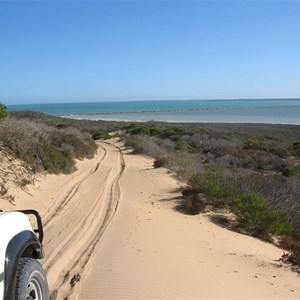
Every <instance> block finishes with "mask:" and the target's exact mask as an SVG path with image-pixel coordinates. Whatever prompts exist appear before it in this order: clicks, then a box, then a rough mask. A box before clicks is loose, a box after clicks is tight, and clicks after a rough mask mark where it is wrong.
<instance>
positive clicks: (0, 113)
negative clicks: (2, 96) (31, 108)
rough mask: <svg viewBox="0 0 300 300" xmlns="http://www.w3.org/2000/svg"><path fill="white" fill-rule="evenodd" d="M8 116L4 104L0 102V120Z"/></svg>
mask: <svg viewBox="0 0 300 300" xmlns="http://www.w3.org/2000/svg"><path fill="white" fill-rule="evenodd" d="M7 116H8V112H7V109H6V106H5V105H4V104H2V103H1V102H0V120H1V119H5V118H6V117H7Z"/></svg>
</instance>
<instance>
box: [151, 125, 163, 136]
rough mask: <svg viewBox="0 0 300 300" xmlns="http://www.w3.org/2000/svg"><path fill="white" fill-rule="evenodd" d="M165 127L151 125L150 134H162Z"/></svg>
mask: <svg viewBox="0 0 300 300" xmlns="http://www.w3.org/2000/svg"><path fill="white" fill-rule="evenodd" d="M163 131H164V130H163V129H162V128H160V127H155V126H154V127H150V129H149V133H150V135H160V134H162V133H163Z"/></svg>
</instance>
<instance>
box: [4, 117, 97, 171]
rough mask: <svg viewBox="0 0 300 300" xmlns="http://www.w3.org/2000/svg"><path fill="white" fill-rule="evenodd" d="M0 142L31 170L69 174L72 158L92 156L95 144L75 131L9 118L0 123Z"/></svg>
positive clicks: (71, 169) (71, 167)
mask: <svg viewBox="0 0 300 300" xmlns="http://www.w3.org/2000/svg"><path fill="white" fill-rule="evenodd" d="M0 142H2V143H3V145H5V146H6V147H7V148H9V149H10V150H11V151H12V154H14V155H15V156H17V157H18V158H20V159H22V160H24V161H25V162H27V163H29V164H30V165H31V166H32V168H33V170H34V171H40V170H42V169H45V170H47V171H48V172H50V173H60V172H62V173H70V172H72V171H73V170H74V169H75V167H74V161H73V158H84V157H89V158H91V157H93V155H94V153H95V151H96V148H97V147H96V145H95V143H94V142H93V140H92V139H91V138H90V137H89V136H88V135H87V134H83V133H82V132H80V131H79V130H78V129H75V128H67V129H57V128H55V127H49V126H47V125H45V124H41V123H35V122H32V121H26V120H16V119H14V118H9V119H6V120H4V121H3V122H1V123H0Z"/></svg>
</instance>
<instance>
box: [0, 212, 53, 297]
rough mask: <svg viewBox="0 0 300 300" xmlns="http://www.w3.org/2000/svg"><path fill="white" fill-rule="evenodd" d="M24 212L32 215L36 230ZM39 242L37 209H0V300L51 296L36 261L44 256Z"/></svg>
mask: <svg viewBox="0 0 300 300" xmlns="http://www.w3.org/2000/svg"><path fill="white" fill-rule="evenodd" d="M27 215H34V216H35V218H36V221H37V229H33V228H32V226H31V223H30V221H29V218H28V217H27ZM36 233H38V237H37V235H36ZM42 242H43V226H42V221H41V217H40V215H39V214H38V212H37V211H35V210H20V211H10V212H3V211H0V300H1V299H3V300H14V299H15V300H32V299H36V300H49V299H50V296H49V289H48V283H47V278H46V275H45V272H44V270H43V268H42V267H41V265H40V263H39V262H38V261H37V259H40V258H43V246H42Z"/></svg>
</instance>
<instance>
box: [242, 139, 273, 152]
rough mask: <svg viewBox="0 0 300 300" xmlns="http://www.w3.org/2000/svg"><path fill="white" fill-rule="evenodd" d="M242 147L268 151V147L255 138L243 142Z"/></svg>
mask: <svg viewBox="0 0 300 300" xmlns="http://www.w3.org/2000/svg"><path fill="white" fill-rule="evenodd" d="M244 149H249V150H262V151H268V147H267V146H266V145H265V144H263V143H261V142H258V141H255V140H247V141H245V142H244Z"/></svg>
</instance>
